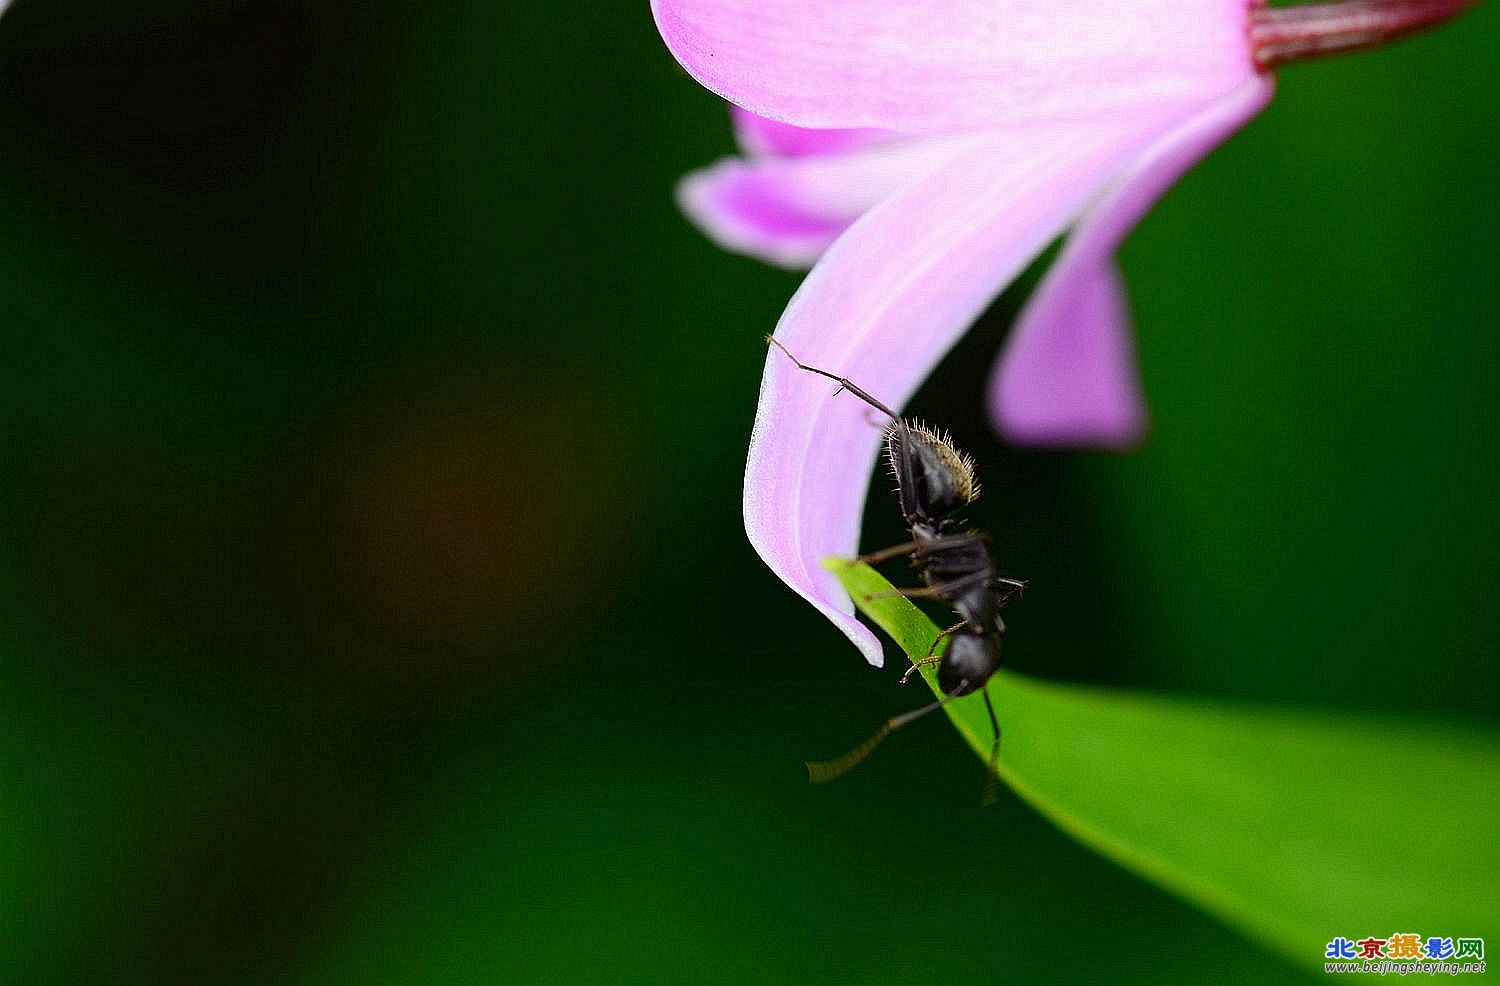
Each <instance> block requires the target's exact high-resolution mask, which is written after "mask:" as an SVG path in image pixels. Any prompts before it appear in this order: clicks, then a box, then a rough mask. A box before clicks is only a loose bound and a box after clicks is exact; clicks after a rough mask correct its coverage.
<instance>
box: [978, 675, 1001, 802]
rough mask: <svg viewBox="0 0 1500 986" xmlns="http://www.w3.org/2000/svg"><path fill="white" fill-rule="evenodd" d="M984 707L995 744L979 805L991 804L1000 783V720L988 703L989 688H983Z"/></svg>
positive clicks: (997, 793) (997, 792) (992, 748)
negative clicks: (993, 733) (993, 730)
mask: <svg viewBox="0 0 1500 986" xmlns="http://www.w3.org/2000/svg"><path fill="white" fill-rule="evenodd" d="M984 709H985V711H986V712H988V713H989V714H990V725H991V726H993V727H994V729H995V745H994V746H992V747H990V772H989V776H988V777H986V778H985V780H984V793H983V794H982V795H980V797H979V804H980V806H981V807H983V806H987V805H992V804H994V803H995V801H996V799H997V798H998V797H999V790H998V789H999V785H1000V721H999V720H998V719H996V718H995V707H994V706H993V705H991V704H990V690H989V689H988V688H986V689H985V690H984Z"/></svg>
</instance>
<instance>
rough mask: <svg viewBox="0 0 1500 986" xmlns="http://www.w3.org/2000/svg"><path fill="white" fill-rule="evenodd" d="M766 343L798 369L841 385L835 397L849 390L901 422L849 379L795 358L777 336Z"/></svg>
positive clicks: (769, 338)
mask: <svg viewBox="0 0 1500 986" xmlns="http://www.w3.org/2000/svg"><path fill="white" fill-rule="evenodd" d="M766 342H768V343H769V344H771V345H772V346H775V347H776V348H777V349H779V350H781V351H782V352H783V353H786V356H787V359H789V360H791V361H792V362H793V363H796V364H797V369H799V370H806V371H807V372H808V373H816V374H817V375H818V376H820V377H827V378H828V379H830V380H832V381H833V382H835V383H837V384H838V385H839V389H838V390H835V391H834V392H833V396H835V397H837V396H838V395H839V394H840V393H841V392H843V391H845V390H847V391H849V393H851V394H853V395H854V396H855V397H858V398H859V399H860V400H862V401H864V402H865V403H866V404H868V405H870V406H871V407H873V408H874V409H875V410H877V411H879V412H880V413H881V414H884V415H885V416H886V417H888V418H890V419H891V420H892V421H900V420H901V419H900V418H899V417H898V416H897V415H896V412H895V411H892V410H891V409H890V408H888V407H886V406H885V405H884V404H882V403H880V402H879V401H877V400H876V399H875V398H873V397H871V396H870V395H869V394H868V393H867V392H866V391H865V390H864V389H862V388H861V387H860V386H859V385H858V384H856V383H854V382H853V381H852V380H850V379H849V378H848V377H841V376H839V375H838V374H837V373H830V372H829V371H828V370H820V369H818V368H817V367H816V366H808V365H807V364H806V363H804V362H802V361H801V360H800V359H798V358H797V357H795V356H793V355H792V351H791V350H790V349H788V348H786V347H785V346H783V345H782V344H781V343H780V342H779V341H778V340H777V339H776V337H775V336H766Z"/></svg>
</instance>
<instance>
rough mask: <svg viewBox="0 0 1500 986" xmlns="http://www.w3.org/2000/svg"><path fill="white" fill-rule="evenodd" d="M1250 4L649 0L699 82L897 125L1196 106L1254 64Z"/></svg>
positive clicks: (782, 116)
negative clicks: (1250, 28)
mask: <svg viewBox="0 0 1500 986" xmlns="http://www.w3.org/2000/svg"><path fill="white" fill-rule="evenodd" d="M1249 6H1250V3H1249V0H652V4H651V8H652V12H653V13H654V15H655V17H656V25H657V28H658V29H659V30H660V32H661V36H662V38H663V39H664V40H665V41H666V43H667V47H668V48H670V49H671V51H672V54H673V55H674V56H675V57H676V58H677V60H678V61H679V62H681V63H682V65H683V67H684V68H686V69H687V70H688V72H689V73H691V74H692V75H693V77H694V78H696V79H697V80H698V81H699V82H701V83H702V84H703V85H704V86H706V87H707V88H709V89H711V90H713V91H714V92H716V93H718V94H719V95H721V96H723V97H724V98H725V99H727V100H729V101H730V102H732V103H736V104H738V105H740V106H743V107H745V108H746V109H748V110H750V111H752V112H754V113H756V114H759V115H761V116H764V117H769V118H771V119H774V120H782V121H785V122H787V123H792V124H796V125H798V126H801V127H816V128H863V127H876V128H884V129H890V130H897V131H901V132H904V133H937V132H945V131H971V130H980V129H989V128H994V127H1003V126H1006V125H1009V124H1014V123H1017V122H1022V121H1056V120H1061V119H1068V118H1080V117H1096V118H1097V117H1100V116H1104V115H1108V114H1113V113H1116V112H1121V111H1128V110H1132V109H1146V108H1150V107H1161V106H1165V105H1168V104H1176V105H1178V106H1190V105H1197V104H1199V103H1201V102H1203V101H1204V100H1206V99H1210V98H1212V97H1214V96H1215V95H1217V94H1220V93H1223V92H1226V91H1228V90H1230V89H1233V88H1234V87H1235V86H1236V85H1238V84H1239V83H1240V82H1242V81H1244V79H1245V78H1246V77H1248V76H1249V75H1251V74H1252V73H1253V72H1254V66H1253V64H1252V61H1251V54H1250V44H1249V37H1248V32H1249V22H1248V18H1249V12H1248V8H1249Z"/></svg>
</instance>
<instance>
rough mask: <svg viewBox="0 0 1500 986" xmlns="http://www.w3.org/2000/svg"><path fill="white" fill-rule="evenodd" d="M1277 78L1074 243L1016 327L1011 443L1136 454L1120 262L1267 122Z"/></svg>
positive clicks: (1190, 136)
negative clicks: (1228, 150) (1180, 192)
mask: <svg viewBox="0 0 1500 986" xmlns="http://www.w3.org/2000/svg"><path fill="white" fill-rule="evenodd" d="M1271 89H1272V82H1271V78H1270V77H1269V76H1261V75H1257V76H1252V77H1251V78H1250V80H1248V81H1247V82H1245V83H1244V84H1243V85H1241V86H1240V87H1239V88H1238V89H1236V90H1234V91H1233V92H1231V93H1230V94H1229V95H1227V96H1225V97H1223V98H1222V99H1219V100H1216V101H1215V102H1213V103H1211V104H1210V105H1208V106H1206V107H1204V108H1203V109H1202V110H1201V111H1199V112H1198V113H1197V114H1195V115H1193V116H1191V117H1190V118H1189V119H1188V120H1187V121H1186V122H1184V123H1182V124H1181V125H1180V126H1178V127H1176V128H1174V129H1173V130H1172V131H1171V132H1169V133H1167V134H1165V135H1164V136H1163V137H1162V138H1161V139H1160V140H1158V141H1156V142H1155V143H1154V144H1152V145H1151V146H1150V147H1149V148H1147V149H1146V150H1145V151H1144V152H1143V153H1142V154H1141V155H1140V157H1139V158H1138V160H1136V161H1135V162H1133V163H1132V165H1131V166H1130V167H1129V168H1128V169H1126V170H1125V171H1124V172H1122V173H1121V174H1120V175H1118V176H1117V177H1116V178H1115V180H1114V181H1113V182H1111V184H1110V186H1109V188H1108V189H1107V190H1106V191H1105V193H1104V195H1103V196H1102V197H1101V198H1100V200H1099V201H1098V202H1097V203H1096V204H1095V205H1094V206H1092V207H1091V208H1090V209H1089V210H1088V212H1087V213H1086V214H1085V215H1084V216H1083V218H1082V219H1081V220H1080V222H1079V223H1078V225H1077V227H1076V228H1075V229H1074V230H1073V233H1072V235H1071V236H1070V237H1069V239H1068V242H1067V245H1066V246H1065V247H1064V248H1063V250H1062V253H1061V254H1059V255H1058V258H1057V261H1056V263H1054V264H1053V265H1052V267H1051V269H1050V270H1049V271H1048V272H1047V275H1046V276H1045V277H1044V278H1043V279H1042V282H1041V284H1039V285H1038V286H1037V289H1036V292H1035V293H1034V294H1033V295H1032V297H1031V299H1030V300H1029V301H1028V302H1027V305H1026V308H1025V309H1024V310H1023V311H1022V312H1021V315H1020V317H1019V318H1018V319H1017V321H1016V326H1015V330H1014V331H1013V332H1012V333H1011V336H1010V339H1009V341H1008V342H1007V344H1006V347H1005V350H1004V352H1003V353H1002V355H1001V357H1000V359H999V361H998V362H997V363H996V364H995V372H994V375H993V377H992V385H991V396H990V412H991V415H992V417H993V419H994V421H995V424H996V427H997V428H999V430H1000V432H1001V434H1003V435H1004V436H1005V437H1006V438H1008V439H1010V440H1011V441H1014V442H1018V443H1021V444H1027V445H1089V446H1097V447H1105V448H1118V447H1123V446H1128V445H1131V444H1134V443H1135V442H1137V441H1139V440H1140V439H1141V437H1142V436H1143V434H1144V433H1145V429H1146V424H1147V417H1146V408H1145V402H1144V400H1143V399H1142V397H1141V386H1140V378H1139V371H1138V369H1137V366H1136V360H1135V345H1134V334H1133V332H1132V330H1131V325H1130V308H1129V304H1128V303H1127V301H1126V298H1125V291H1124V286H1123V284H1122V283H1121V281H1120V276H1119V272H1118V270H1117V269H1116V266H1115V260H1114V255H1115V251H1116V250H1117V249H1118V248H1119V246H1120V244H1121V242H1123V241H1124V239H1125V237H1126V236H1127V235H1129V233H1130V231H1131V230H1132V229H1134V228H1135V225H1136V223H1138V222H1140V220H1141V217H1142V216H1143V215H1145V213H1146V211H1147V210H1148V209H1150V208H1151V206H1152V205H1154V204H1155V202H1156V200H1157V199H1159V198H1160V197H1161V196H1162V195H1163V194H1164V193H1165V192H1166V190H1167V189H1168V188H1169V187H1171V185H1172V184H1173V183H1174V182H1176V181H1177V179H1178V178H1179V177H1181V176H1182V174H1183V172H1185V171H1187V169H1188V168H1190V167H1192V166H1193V165H1194V164H1195V163H1197V162H1198V161H1199V160H1200V159H1202V158H1203V157H1204V156H1205V155H1206V154H1208V153H1209V151H1211V150H1213V148H1215V147H1217V146H1218V145H1219V144H1221V143H1223V141H1225V140H1226V139H1227V138H1228V137H1229V135H1230V134H1232V133H1234V132H1235V131H1236V130H1238V129H1239V128H1240V127H1242V126H1244V124H1245V122H1246V121H1247V120H1249V119H1250V118H1251V117H1252V116H1254V115H1255V114H1256V113H1258V112H1260V110H1261V109H1263V108H1264V107H1265V105H1266V103H1267V102H1268V101H1269V100H1270V98H1271Z"/></svg>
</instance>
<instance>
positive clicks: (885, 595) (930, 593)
mask: <svg viewBox="0 0 1500 986" xmlns="http://www.w3.org/2000/svg"><path fill="white" fill-rule="evenodd" d="M892 596H905V597H906V598H907V599H942V598H943V594H942V592H941V591H940V590H939V589H938V588H937V587H935V586H927V587H926V588H925V589H892V590H891V591H890V592H872V593H871V594H870V595H868V596H866V597H865V602H869V601H870V600H872V599H890V598H891V597H892Z"/></svg>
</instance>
